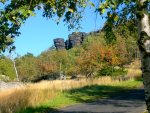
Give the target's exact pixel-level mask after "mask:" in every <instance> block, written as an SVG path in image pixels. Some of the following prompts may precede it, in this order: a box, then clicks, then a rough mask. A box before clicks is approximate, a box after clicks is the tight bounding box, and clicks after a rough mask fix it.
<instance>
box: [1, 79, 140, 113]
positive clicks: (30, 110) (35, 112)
mask: <svg viewBox="0 0 150 113" xmlns="http://www.w3.org/2000/svg"><path fill="white" fill-rule="evenodd" d="M141 85H142V84H141V82H140V81H135V80H133V79H130V80H129V81H124V82H123V81H119V80H118V79H114V78H112V77H101V78H99V79H93V80H79V81H77V80H66V81H59V80H57V81H42V82H40V83H34V84H33V83H32V84H26V85H25V87H24V88H18V89H11V90H7V91H2V92H1V93H0V112H1V113H16V112H18V113H43V112H45V111H47V110H49V111H51V110H54V109H55V110H56V109H57V108H59V107H63V106H66V105H71V104H75V103H82V102H89V101H94V100H96V99H100V98H109V97H112V96H114V95H116V93H120V92H123V91H128V90H129V89H132V88H138V87H141Z"/></svg>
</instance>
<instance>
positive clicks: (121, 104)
mask: <svg viewBox="0 0 150 113" xmlns="http://www.w3.org/2000/svg"><path fill="white" fill-rule="evenodd" d="M144 110H145V102H144V90H143V89H136V90H132V91H129V92H128V93H125V94H122V95H119V96H116V97H114V98H111V99H101V100H98V101H97V102H92V103H83V104H77V105H72V106H68V107H65V108H62V109H60V111H59V113H142V112H143V111H144Z"/></svg>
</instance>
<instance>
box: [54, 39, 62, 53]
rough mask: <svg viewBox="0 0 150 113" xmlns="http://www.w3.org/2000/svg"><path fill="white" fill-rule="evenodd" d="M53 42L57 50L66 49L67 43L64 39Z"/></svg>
mask: <svg viewBox="0 0 150 113" xmlns="http://www.w3.org/2000/svg"><path fill="white" fill-rule="evenodd" d="M53 41H54V45H55V47H56V49H57V50H61V49H65V42H64V39H63V38H56V39H54V40H53Z"/></svg>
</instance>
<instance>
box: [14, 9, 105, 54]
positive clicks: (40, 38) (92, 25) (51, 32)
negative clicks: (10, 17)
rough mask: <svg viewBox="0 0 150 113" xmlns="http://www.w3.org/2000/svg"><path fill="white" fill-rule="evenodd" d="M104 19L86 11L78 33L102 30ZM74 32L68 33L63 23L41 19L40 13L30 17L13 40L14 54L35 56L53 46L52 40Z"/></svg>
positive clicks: (66, 36)
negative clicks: (28, 53) (31, 54)
mask: <svg viewBox="0 0 150 113" xmlns="http://www.w3.org/2000/svg"><path fill="white" fill-rule="evenodd" d="M104 22H105V19H102V17H100V16H99V14H98V16H97V18H96V14H95V13H94V10H92V9H89V8H88V9H86V11H85V13H84V15H83V21H82V22H81V26H82V29H80V30H79V31H82V32H87V33H88V32H90V31H95V30H97V29H100V28H102V26H103V24H104ZM73 31H74V30H72V31H68V28H67V26H64V23H63V22H60V23H59V25H57V24H56V23H55V21H53V20H51V19H49V20H48V19H46V18H44V17H42V12H37V15H36V16H34V17H30V18H29V19H28V20H27V21H26V22H25V24H23V25H22V27H21V29H20V32H21V35H20V36H19V37H17V38H16V39H15V43H14V45H15V46H16V50H15V52H16V53H17V54H19V55H21V56H22V55H25V54H26V53H27V52H30V53H33V54H34V55H35V56H37V55H39V54H40V53H41V52H42V51H44V50H46V49H48V48H49V47H50V46H52V45H53V39H54V38H64V39H65V40H66V39H67V38H68V35H69V34H71V33H72V32H73Z"/></svg>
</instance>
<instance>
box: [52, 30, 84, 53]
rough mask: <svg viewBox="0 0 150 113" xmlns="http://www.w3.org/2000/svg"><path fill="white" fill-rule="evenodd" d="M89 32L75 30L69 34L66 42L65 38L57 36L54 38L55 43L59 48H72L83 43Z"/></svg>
mask: <svg viewBox="0 0 150 113" xmlns="http://www.w3.org/2000/svg"><path fill="white" fill-rule="evenodd" d="M86 36H87V33H84V32H78V33H76V32H73V33H72V34H70V35H69V36H68V40H66V41H65V42H64V39H63V38H56V39H54V45H55V47H56V49H57V50H60V49H67V50H68V49H71V48H73V47H75V46H78V45H81V44H82V43H83V41H84V39H85V38H86Z"/></svg>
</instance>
